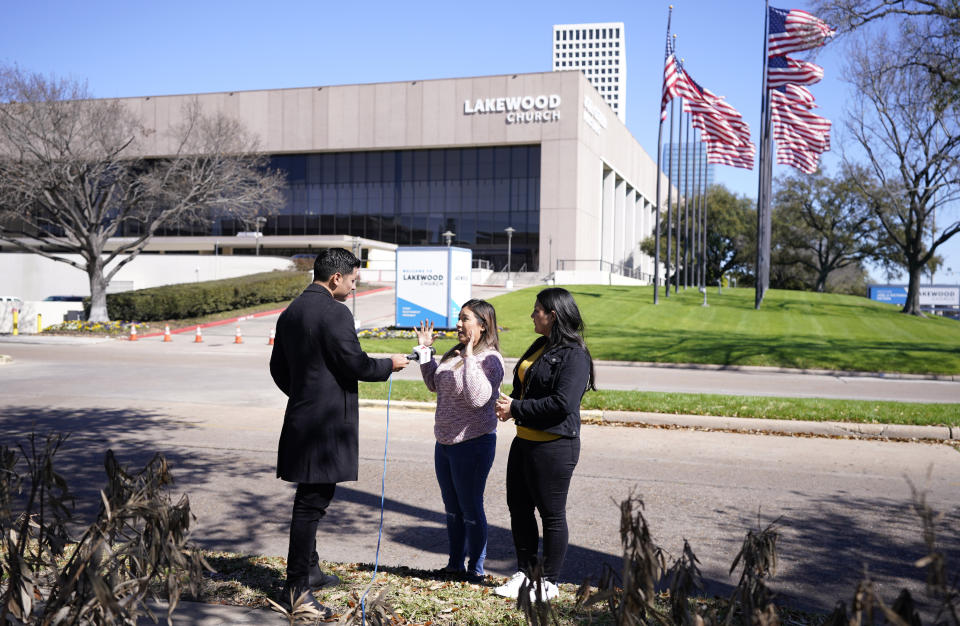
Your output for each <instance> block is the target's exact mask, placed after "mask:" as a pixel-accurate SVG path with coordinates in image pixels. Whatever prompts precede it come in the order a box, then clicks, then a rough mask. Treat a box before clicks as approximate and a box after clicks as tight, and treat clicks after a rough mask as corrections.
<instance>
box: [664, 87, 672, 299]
mask: <svg viewBox="0 0 960 626" xmlns="http://www.w3.org/2000/svg"><path fill="white" fill-rule="evenodd" d="M673 112H674V108H673V98H671V99H670V137H669V139H668V140H667V145H668V146H670V151H669V152H667V262H666V263H664V264H663V267H664V269H665V270H666V273H667V275H666V276H664V281H663V283H664V287H666V289H665V290H664V295H666V297H668V298H669V297H670V237H672V234H671V231H672V230H673V211H672V208H673V206H672V203H673V199H672V194H673V145H672V144H673Z"/></svg>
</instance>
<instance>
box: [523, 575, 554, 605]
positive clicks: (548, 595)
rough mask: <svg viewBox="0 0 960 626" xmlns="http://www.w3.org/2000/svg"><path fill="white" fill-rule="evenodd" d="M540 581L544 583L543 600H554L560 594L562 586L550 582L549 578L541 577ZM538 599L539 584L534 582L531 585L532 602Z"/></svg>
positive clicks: (541, 588)
mask: <svg viewBox="0 0 960 626" xmlns="http://www.w3.org/2000/svg"><path fill="white" fill-rule="evenodd" d="M540 582H541V583H543V584H542V586H541V587H540V599H541V600H553V599H554V598H556V597H557V596H559V595H560V587H558V586H557V585H555V584H554V583H552V582H550V581H549V580H544V579H543V578H541V579H540ZM536 601H537V585H536V583H534V584H533V585H531V586H530V602H536Z"/></svg>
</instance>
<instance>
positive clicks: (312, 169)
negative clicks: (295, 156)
mask: <svg viewBox="0 0 960 626" xmlns="http://www.w3.org/2000/svg"><path fill="white" fill-rule="evenodd" d="M306 160H307V182H308V183H319V182H321V180H322V179H323V158H322V156H321V155H319V154H310V155H307V157H306Z"/></svg>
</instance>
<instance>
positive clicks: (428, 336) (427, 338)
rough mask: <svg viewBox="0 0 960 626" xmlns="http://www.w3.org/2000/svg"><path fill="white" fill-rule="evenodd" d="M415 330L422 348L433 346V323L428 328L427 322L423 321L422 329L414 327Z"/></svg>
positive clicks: (421, 323)
mask: <svg viewBox="0 0 960 626" xmlns="http://www.w3.org/2000/svg"><path fill="white" fill-rule="evenodd" d="M414 330H415V331H416V333H417V341H419V342H420V345H421V346H428V347H429V346H432V345H433V322H430V324H429V326H428V325H427V320H422V321H421V322H420V328H416V327H414Z"/></svg>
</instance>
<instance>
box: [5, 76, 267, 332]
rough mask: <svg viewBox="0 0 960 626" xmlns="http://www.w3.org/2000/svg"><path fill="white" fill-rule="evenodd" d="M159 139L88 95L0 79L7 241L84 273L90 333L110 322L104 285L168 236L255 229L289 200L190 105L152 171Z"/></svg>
mask: <svg viewBox="0 0 960 626" xmlns="http://www.w3.org/2000/svg"><path fill="white" fill-rule="evenodd" d="M154 132H156V130H155V129H151V128H147V127H145V126H144V124H143V123H142V121H141V120H140V119H138V117H137V116H136V115H134V114H133V112H132V111H131V110H130V109H129V108H128V107H127V106H126V105H125V104H124V103H123V102H122V101H118V100H94V99H92V98H91V97H90V95H89V93H88V92H87V90H86V87H85V86H84V85H81V84H78V83H76V82H74V81H68V80H56V79H51V78H46V77H44V76H41V75H38V74H31V73H26V72H23V71H21V70H19V69H18V68H0V240H2V241H6V242H9V243H11V244H12V245H13V246H15V247H16V248H18V249H20V250H23V251H26V252H31V253H35V254H40V255H42V256H44V257H47V258H49V259H53V260H55V261H60V262H63V263H67V264H69V265H72V266H74V267H76V268H78V269H81V270H83V271H84V272H86V273H87V276H88V278H89V281H90V304H91V306H90V316H89V319H90V320H92V321H106V320H108V314H107V305H106V288H107V285H108V284H109V282H110V280H111V279H112V278H113V276H114V275H115V274H116V273H117V271H119V270H120V268H121V267H123V266H124V265H126V264H127V263H129V262H130V261H132V260H133V259H134V258H136V256H137V255H138V254H139V253H140V252H142V251H143V249H144V248H145V247H146V245H147V243H148V242H149V240H150V238H151V237H153V236H154V235H155V234H156V233H157V232H158V230H160V229H161V228H164V227H167V226H170V225H173V224H177V223H191V224H197V225H203V224H209V223H210V222H212V220H214V219H215V218H216V217H221V216H226V217H232V218H235V219H238V220H240V221H241V222H250V221H251V220H253V219H255V218H256V217H257V216H259V215H266V214H270V213H272V212H275V210H276V208H277V207H278V206H279V205H280V202H281V199H282V195H281V192H282V186H283V178H282V175H281V174H279V173H277V172H271V171H268V170H267V169H266V167H265V159H264V157H263V156H260V155H257V153H256V147H257V144H256V140H255V138H253V137H252V136H251V135H250V134H249V133H247V132H246V130H245V129H244V128H243V126H242V125H241V123H240V122H238V121H237V120H235V119H232V118H229V117H227V116H226V115H224V114H222V113H220V112H214V113H207V112H204V111H202V110H201V107H200V105H199V104H198V103H197V102H196V101H192V102H190V103H189V104H188V105H187V106H185V107H184V110H183V111H182V122H181V123H179V124H176V125H174V126H173V127H172V128H171V129H170V131H169V132H170V133H171V137H170V138H169V139H170V140H171V141H172V142H173V145H174V146H175V148H174V150H173V151H172V154H170V155H169V156H165V157H162V158H150V159H148V158H145V157H144V156H143V155H144V149H143V143H142V142H143V141H144V139H146V138H147V137H148V136H149V135H151V134H152V133H154ZM131 232H132V233H136V234H134V235H133V236H129V234H130V233H131ZM121 233H124V234H127V235H128V237H125V238H124V239H122V240H117V243H118V245H116V246H114V247H112V249H111V250H109V251H107V249H106V248H107V242H108V240H109V239H110V238H111V237H115V236H118V235H119V234H121ZM64 253H71V254H78V255H80V257H81V259H82V260H80V261H77V260H73V259H71V258H68V257H65V256H62V255H63V254H64Z"/></svg>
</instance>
